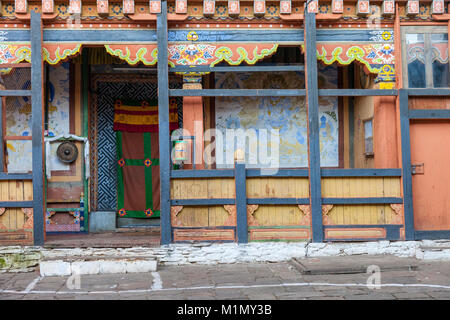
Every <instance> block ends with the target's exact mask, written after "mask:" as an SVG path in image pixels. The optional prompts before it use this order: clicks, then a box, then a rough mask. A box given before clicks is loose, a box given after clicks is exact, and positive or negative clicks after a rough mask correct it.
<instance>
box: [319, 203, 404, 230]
mask: <svg viewBox="0 0 450 320" xmlns="http://www.w3.org/2000/svg"><path fill="white" fill-rule="evenodd" d="M396 221H398V219H397V214H396V213H395V212H394V210H393V209H392V207H391V206H390V205H389V204H379V205H333V206H332V207H331V209H330V210H329V211H328V212H327V214H326V215H324V224H326V225H353V224H362V225H365V224H367V225H371V224H393V223H395V222H396Z"/></svg>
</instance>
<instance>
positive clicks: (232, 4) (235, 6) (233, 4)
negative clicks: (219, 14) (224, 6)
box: [228, 0, 241, 17]
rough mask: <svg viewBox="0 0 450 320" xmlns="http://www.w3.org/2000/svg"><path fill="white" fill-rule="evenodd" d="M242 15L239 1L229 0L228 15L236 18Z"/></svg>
mask: <svg viewBox="0 0 450 320" xmlns="http://www.w3.org/2000/svg"><path fill="white" fill-rule="evenodd" d="M240 13H241V5H240V3H239V0H228V15H229V16H230V17H236V16H238V15H239V14H240Z"/></svg>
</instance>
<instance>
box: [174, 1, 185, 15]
mask: <svg viewBox="0 0 450 320" xmlns="http://www.w3.org/2000/svg"><path fill="white" fill-rule="evenodd" d="M175 13H182V14H186V13H187V0H176V2H175Z"/></svg>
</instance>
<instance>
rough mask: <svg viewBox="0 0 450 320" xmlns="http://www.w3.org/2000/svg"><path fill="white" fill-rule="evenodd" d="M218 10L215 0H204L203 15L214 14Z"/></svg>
mask: <svg viewBox="0 0 450 320" xmlns="http://www.w3.org/2000/svg"><path fill="white" fill-rule="evenodd" d="M215 11H216V1H215V0H205V1H203V15H205V16H212V15H214V12H215Z"/></svg>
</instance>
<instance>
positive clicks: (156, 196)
mask: <svg viewBox="0 0 450 320" xmlns="http://www.w3.org/2000/svg"><path fill="white" fill-rule="evenodd" d="M152 102H153V101H152ZM152 102H143V103H140V104H139V103H138V104H135V103H122V101H118V102H116V104H115V110H114V111H115V114H114V130H115V131H116V142H117V156H118V161H117V164H118V170H117V174H118V177H117V180H118V194H117V208H118V216H119V217H125V218H158V217H159V216H160V178H159V134H158V107H157V106H156V103H154V102H153V104H152ZM155 102H156V101H155ZM169 108H170V129H171V130H175V129H177V128H178V116H177V105H176V101H172V103H171V105H170V107H169Z"/></svg>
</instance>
